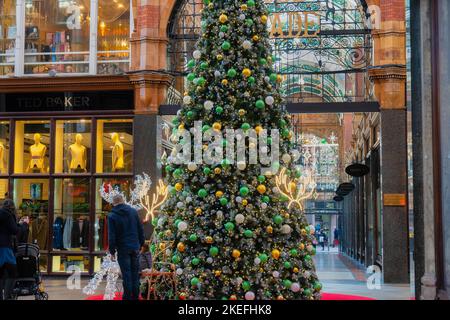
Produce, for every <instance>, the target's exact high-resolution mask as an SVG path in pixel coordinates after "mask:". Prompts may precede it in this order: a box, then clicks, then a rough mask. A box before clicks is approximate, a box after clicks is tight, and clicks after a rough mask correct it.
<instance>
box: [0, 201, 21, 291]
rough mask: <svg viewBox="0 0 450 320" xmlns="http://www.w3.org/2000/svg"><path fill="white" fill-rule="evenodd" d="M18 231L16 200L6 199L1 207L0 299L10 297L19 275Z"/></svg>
mask: <svg viewBox="0 0 450 320" xmlns="http://www.w3.org/2000/svg"><path fill="white" fill-rule="evenodd" d="M18 232H19V228H18V226H17V219H16V208H15V205H14V202H13V201H12V200H10V199H6V200H5V201H4V202H3V206H2V208H1V209H0V300H8V299H10V298H11V293H12V290H13V289H14V284H15V278H16V277H17V262H16V257H15V255H14V249H15V248H14V243H15V236H16V235H17V233H18Z"/></svg>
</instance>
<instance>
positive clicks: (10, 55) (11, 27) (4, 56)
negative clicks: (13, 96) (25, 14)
mask: <svg viewBox="0 0 450 320" xmlns="http://www.w3.org/2000/svg"><path fill="white" fill-rule="evenodd" d="M0 12H1V17H0V76H11V75H14V61H15V58H14V55H15V52H14V51H15V47H16V36H17V25H16V0H0Z"/></svg>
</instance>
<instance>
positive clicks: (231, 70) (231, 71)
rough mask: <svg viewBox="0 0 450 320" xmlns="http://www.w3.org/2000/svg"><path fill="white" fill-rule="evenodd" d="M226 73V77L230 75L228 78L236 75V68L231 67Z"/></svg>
mask: <svg viewBox="0 0 450 320" xmlns="http://www.w3.org/2000/svg"><path fill="white" fill-rule="evenodd" d="M227 75H228V77H230V78H234V77H236V75H237V71H236V69H233V68H231V69H230V70H228V72H227Z"/></svg>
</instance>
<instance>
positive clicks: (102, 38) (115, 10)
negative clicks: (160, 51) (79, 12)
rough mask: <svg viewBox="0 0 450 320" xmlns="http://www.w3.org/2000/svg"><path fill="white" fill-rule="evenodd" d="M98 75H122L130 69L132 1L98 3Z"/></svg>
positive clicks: (103, 1) (106, 0) (105, 0)
mask: <svg viewBox="0 0 450 320" xmlns="http://www.w3.org/2000/svg"><path fill="white" fill-rule="evenodd" d="M97 49H98V51H97V61H98V65H97V72H98V74H121V73H124V72H127V71H128V69H129V64H130V63H129V59H130V1H127V0H120V1H119V0H118V1H115V3H114V4H113V5H111V1H110V0H99V3H98V37H97Z"/></svg>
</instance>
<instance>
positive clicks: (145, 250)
mask: <svg viewBox="0 0 450 320" xmlns="http://www.w3.org/2000/svg"><path fill="white" fill-rule="evenodd" d="M151 269H152V253H151V252H150V246H149V245H148V244H147V243H144V245H143V246H142V248H141V254H140V255H139V271H140V272H142V271H144V270H151Z"/></svg>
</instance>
